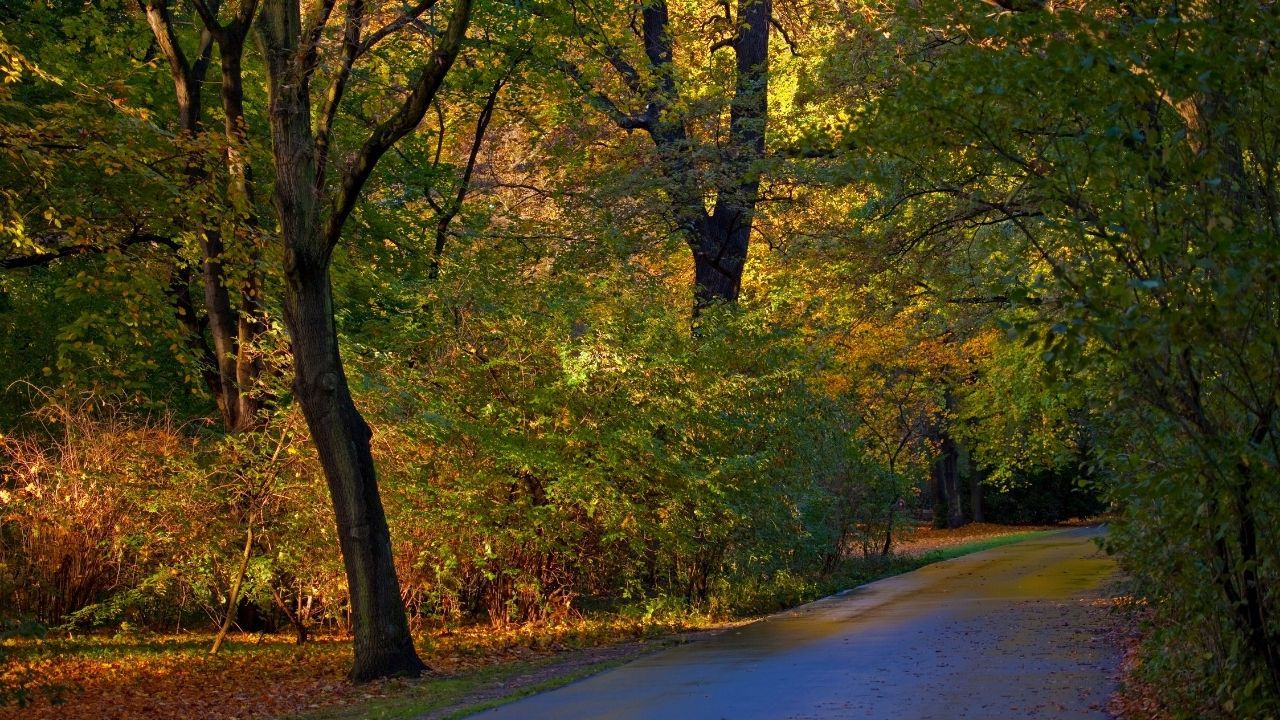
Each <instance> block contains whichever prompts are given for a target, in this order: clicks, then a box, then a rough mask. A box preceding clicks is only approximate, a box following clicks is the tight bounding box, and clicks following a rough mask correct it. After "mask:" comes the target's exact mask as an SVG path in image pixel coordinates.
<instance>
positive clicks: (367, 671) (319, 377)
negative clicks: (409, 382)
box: [285, 265, 427, 682]
mask: <svg viewBox="0 0 1280 720" xmlns="http://www.w3.org/2000/svg"><path fill="white" fill-rule="evenodd" d="M332 308H333V299H332V294H331V291H330V287H329V270H328V267H327V265H322V266H320V267H314V266H312V267H308V266H305V265H303V266H300V267H295V268H294V269H293V270H292V271H291V272H289V273H288V287H287V290H286V297H285V321H286V323H287V325H288V327H289V333H290V336H291V337H292V340H293V357H294V370H295V372H296V380H295V386H294V392H295V394H296V396H297V399H298V404H299V405H301V407H302V412H303V414H304V415H305V416H306V419H307V426H308V428H309V429H310V430H311V437H312V440H313V441H314V442H315V445H316V450H317V451H318V452H319V455H320V464H321V465H322V466H323V467H324V472H325V477H326V478H327V480H328V484H329V496H330V499H331V500H332V502H333V511H334V515H335V517H336V518H337V525H338V542H339V545H340V546H341V549H342V558H343V563H344V564H345V566H346V571H347V585H348V587H349V592H350V594H351V616H352V625H353V632H354V635H355V663H354V665H353V667H352V669H351V675H350V677H351V679H352V680H353V681H355V682H362V681H366V680H371V679H374V678H380V677H390V676H411V677H416V676H418V675H420V674H422V672H423V671H424V670H426V669H427V668H426V665H424V664H423V662H422V661H421V660H420V659H419V658H418V655H417V653H416V652H415V651H414V648H413V639H412V637H411V636H410V634H409V624H408V620H407V619H406V617H405V612H404V604H403V603H402V601H401V599H400V583H399V581H398V580H397V578H396V569H395V565H394V563H393V562H392V558H391V532H390V530H389V529H388V527H387V518H386V515H385V513H384V512H383V508H382V500H381V498H380V497H379V495H378V480H377V476H376V474H375V472H374V465H373V455H372V453H371V452H370V448H369V440H370V438H371V437H372V431H371V430H370V429H369V425H368V424H367V423H366V422H365V421H364V418H362V417H361V416H360V412H359V411H358V410H356V406H355V403H354V402H353V401H352V399H351V392H350V389H349V388H348V386H347V378H346V374H345V373H344V372H343V368H342V360H341V357H340V356H339V353H338V337H337V332H336V328H335V327H334V324H333V309H332Z"/></svg>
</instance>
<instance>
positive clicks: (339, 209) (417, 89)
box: [322, 0, 472, 258]
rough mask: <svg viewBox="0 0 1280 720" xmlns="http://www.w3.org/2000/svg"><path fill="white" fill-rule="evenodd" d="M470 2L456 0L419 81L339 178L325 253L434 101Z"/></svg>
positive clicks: (467, 21)
mask: <svg viewBox="0 0 1280 720" xmlns="http://www.w3.org/2000/svg"><path fill="white" fill-rule="evenodd" d="M471 7H472V0H458V2H457V4H456V5H454V8H453V14H452V15H451V16H450V18H449V25H448V28H447V29H446V30H445V35H444V37H443V38H442V39H441V41H440V44H439V45H438V46H437V47H436V49H435V51H434V52H433V53H432V55H431V59H430V60H429V61H428V62H427V63H426V64H425V65H424V66H423V67H422V68H421V69H420V70H419V76H418V80H417V81H416V82H415V83H414V86H413V90H412V92H410V94H409V97H408V98H407V99H406V100H405V101H404V104H403V105H401V106H400V109H399V110H398V111H397V112H396V113H395V115H393V116H391V117H390V118H388V119H387V120H386V121H384V122H382V123H381V124H380V125H378V127H377V128H375V129H374V131H373V133H372V134H371V135H370V136H369V139H368V140H366V141H365V143H364V145H363V146H362V147H361V148H360V150H359V152H358V153H356V157H355V159H354V160H353V162H352V163H351V165H350V166H349V167H348V168H347V170H346V171H345V172H344V173H343V175H342V184H341V186H340V188H339V190H338V192H337V194H336V196H335V197H334V201H333V209H332V212H330V214H329V217H328V219H327V220H326V221H325V225H324V231H323V235H322V238H323V242H324V253H325V256H326V258H327V256H328V255H329V253H331V252H332V251H333V248H334V246H335V245H337V243H338V239H339V238H340V237H341V235H342V227H343V225H344V224H346V221H347V218H348V217H349V216H350V215H351V211H352V210H353V209H354V208H355V205H356V201H357V200H358V199H359V197H360V191H361V190H362V189H363V188H364V184H365V182H366V181H368V179H369V175H370V174H371V173H372V172H373V168H374V166H375V165H376V164H377V162H378V160H379V159H381V157H382V156H383V154H385V153H386V152H387V150H388V149H389V148H390V147H391V146H392V145H394V144H395V143H396V142H397V141H399V140H400V138H402V137H404V136H405V135H407V134H409V133H410V132H412V131H413V129H414V128H416V127H417V126H418V124H419V123H420V122H422V117H423V116H424V115H426V113H427V108H428V107H430V105H431V101H432V100H433V99H434V98H435V95H436V92H437V91H438V90H439V89H440V85H441V84H442V83H443V82H444V78H445V75H446V74H447V73H448V72H449V68H450V67H452V66H453V62H454V60H456V59H457V57H458V53H459V52H460V51H461V49H462V43H463V40H464V38H465V37H466V33H467V26H468V25H469V24H470V22H471Z"/></svg>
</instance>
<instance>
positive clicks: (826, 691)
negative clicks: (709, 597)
mask: <svg viewBox="0 0 1280 720" xmlns="http://www.w3.org/2000/svg"><path fill="white" fill-rule="evenodd" d="M1101 534H1102V530H1101V529H1099V528H1083V529H1079V530H1070V531H1066V532H1062V533H1056V534H1054V535H1050V536H1047V537H1043V538H1037V539H1033V540H1028V541H1025V542H1021V543H1017V544H1014V545H1006V546H1004V547H1000V548H996V549H993V550H987V551H985V552H981V553H976V554H973V555H967V556H964V557H960V558H956V559H954V560H949V561H946V562H942V563H938V564H935V565H930V566H928V567H925V568H922V569H920V570H917V571H915V572H912V573H907V574H905V575H899V576H897V577H892V578H888V579H886V580H881V581H879V582H874V583H871V584H869V585H864V586H862V587H860V588H857V589H856V590H853V591H848V592H846V593H844V594H842V595H838V596H834V597H830V598H826V599H824V600H819V601H818V602H815V603H810V604H809V605H805V606H802V607H800V608H797V609H795V610H792V611H788V612H785V613H781V614H778V615H775V616H772V617H769V618H767V619H765V620H762V621H760V622H757V623H754V624H752V625H748V626H745V627H742V628H739V629H737V630H731V631H728V632H725V633H724V634H721V635H717V636H715V637H713V638H711V639H708V640H705V641H702V642H698V643H693V644H690V645H684V646H681V647H677V648H672V649H670V650H666V651H663V652H660V653H656V654H654V655H649V656H647V657H644V658H641V659H639V660H636V661H634V662H631V663H629V664H627V665H624V666H622V667H619V668H616V669H613V670H610V671H607V672H604V673H601V674H599V675H595V676H593V677H590V678H587V679H585V680H582V681H579V682H576V683H573V684H570V685H567V686H565V687H562V688H559V689H557V690H553V691H551V692H547V693H544V694H542V695H535V696H532V697H529V698H525V699H523V700H519V701H516V702H514V703H511V704H509V705H504V706H501V707H498V708H495V709H493V710H490V711H489V712H486V713H482V714H480V715H477V716H474V717H476V718H477V719H481V720H513V719H516V718H519V719H520V720H536V719H540V718H546V719H548V720H552V719H554V720H561V719H563V720H588V719H594V718H599V719H601V720H603V719H608V720H637V719H640V718H652V719H655V720H683V719H684V718H691V719H696V720H701V719H703V718H706V719H709V720H718V719H720V718H726V719H729V720H741V719H744V718H779V719H787V720H802V719H804V720H808V719H817V718H884V719H886V720H889V719H893V720H930V719H934V720H958V719H960V718H984V719H985V718H991V719H1002V720H1003V719H1005V718H1008V719H1015V718H1054V719H1055V720H1074V719H1076V718H1099V719H1102V718H1107V717H1108V715H1107V713H1106V712H1105V710H1104V709H1103V708H1104V706H1105V704H1106V701H1107V697H1108V696H1109V695H1110V694H1111V692H1112V690H1113V689H1114V684H1115V683H1114V680H1113V678H1112V676H1113V674H1114V673H1115V671H1116V669H1117V666H1118V663H1119V652H1118V650H1117V649H1116V648H1114V647H1111V646H1109V645H1108V644H1107V642H1106V641H1105V640H1104V639H1103V637H1102V629H1101V620H1103V619H1104V617H1103V616H1104V615H1105V610H1103V609H1101V608H1098V607H1096V606H1094V605H1092V604H1091V601H1092V600H1094V599H1096V598H1097V597H1099V596H1100V593H1101V590H1102V587H1103V586H1104V585H1105V584H1106V582H1107V580H1108V579H1109V578H1111V577H1112V576H1113V574H1114V573H1115V572H1116V566H1115V563H1114V562H1113V561H1112V560H1110V559H1109V558H1107V557H1106V556H1105V555H1103V554H1102V553H1101V552H1099V551H1098V550H1097V548H1096V546H1095V545H1094V542H1093V540H1094V538H1095V537H1098V536H1099V535H1101Z"/></svg>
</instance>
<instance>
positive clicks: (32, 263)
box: [0, 229, 178, 270]
mask: <svg viewBox="0 0 1280 720" xmlns="http://www.w3.org/2000/svg"><path fill="white" fill-rule="evenodd" d="M133 245H163V246H164V247H167V248H169V249H170V250H174V251H176V250H178V243H177V242H175V241H174V240H173V239H172V238H167V237H164V236H162V235H154V234H152V233H144V232H142V231H141V230H139V229H134V230H133V231H132V232H131V233H129V234H128V235H126V236H125V237H124V238H123V239H122V240H120V241H119V242H117V243H114V244H110V245H87V244H86V245H67V246H66V247H62V248H58V249H57V250H53V251H50V252H44V253H36V254H34V255H17V256H12V257H6V258H0V270H10V269H13V268H27V267H39V266H42V265H49V264H50V263H53V262H54V261H56V260H61V259H62V258H68V257H74V256H76V255H100V254H102V253H106V252H110V251H111V250H123V249H125V248H127V247H131V246H133Z"/></svg>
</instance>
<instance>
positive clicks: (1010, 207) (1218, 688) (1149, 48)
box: [871, 2, 1280, 717]
mask: <svg viewBox="0 0 1280 720" xmlns="http://www.w3.org/2000/svg"><path fill="white" fill-rule="evenodd" d="M902 16H903V17H904V18H907V19H908V20H909V21H910V23H911V24H912V25H913V26H916V27H929V28H933V31H932V32H933V33H934V37H935V38H945V39H946V40H947V42H946V43H945V44H937V43H924V44H925V45H929V46H931V49H930V50H929V51H928V52H926V53H924V57H922V58H921V59H922V60H924V62H920V63H918V64H916V65H915V66H914V67H913V68H912V70H911V72H910V73H908V74H906V75H904V79H903V82H902V84H901V85H900V87H899V88H898V90H897V92H896V94H895V96H894V97H892V98H891V99H890V100H888V101H886V102H885V103H883V104H882V107H881V110H880V116H879V117H878V118H877V121H876V124H875V129H874V130H872V131H871V132H872V133H873V134H875V135H876V136H877V138H876V140H875V141H873V142H876V143H878V145H879V146H880V147H893V148H894V155H896V157H898V158H899V160H898V161H896V162H895V163H894V164H893V165H891V166H890V167H889V168H888V169H889V171H890V172H888V173H886V184H885V187H886V189H887V190H888V192H887V194H886V198H885V200H884V201H882V203H881V205H882V206H885V207H887V206H889V204H891V203H894V202H898V201H899V200H901V205H900V207H899V208H898V211H897V212H896V213H895V215H894V219H893V220H892V226H891V234H892V236H893V237H895V238H896V239H898V240H899V241H900V242H903V243H907V244H910V245H913V246H914V245H924V246H926V247H929V248H931V249H933V250H936V249H938V248H945V249H948V250H951V249H958V248H960V247H963V246H964V244H965V243H970V242H972V243H974V245H973V246H976V247H978V248H979V249H982V248H988V247H991V246H992V245H993V244H994V243H996V242H999V243H1001V244H1002V245H1003V246H1004V247H1005V248H1008V250H1007V251H1006V254H1007V256H1009V257H1012V258H1020V259H1021V262H1022V263H1023V266H1022V269H1020V270H1018V271H1016V272H1013V273H1007V274H1006V273H1004V272H1001V267H1000V265H998V264H995V265H989V264H983V265H978V266H976V267H974V268H973V269H972V272H971V273H970V275H971V279H970V283H972V284H971V286H972V287H976V288H979V289H981V290H982V291H983V292H990V293H991V294H992V295H999V296H1001V297H1002V298H1003V300H1004V303H1005V304H1006V305H1007V307H1008V311H1007V312H1005V313H1004V317H1003V320H1004V321H1005V323H1006V324H1007V327H1009V328H1010V329H1011V331H1013V332H1014V333H1016V334H1017V335H1018V337H1019V338H1020V339H1021V340H1023V341H1024V342H1025V344H1026V345H1027V346H1028V347H1033V348H1035V349H1036V351H1037V352H1038V353H1039V356H1040V358H1041V360H1043V361H1044V362H1045V363H1048V364H1049V365H1050V366H1051V367H1052V368H1053V372H1054V373H1055V374H1054V375H1052V376H1051V377H1054V378H1055V379H1057V378H1061V379H1062V380H1065V381H1066V383H1069V384H1061V381H1059V382H1060V384H1057V385H1055V386H1051V389H1050V390H1049V391H1048V392H1044V391H1037V390H1036V387H1037V386H1036V385H1032V386H1030V389H1031V392H1026V389H1027V388H1023V389H1021V390H1019V389H1018V388H1017V387H1015V386H1012V385H1010V384H1009V383H1008V381H1007V380H1004V381H1001V380H999V375H993V376H990V377H992V378H993V379H995V380H996V381H997V382H1003V384H1004V385H1005V386H1006V387H1011V388H1012V389H1013V390H1014V392H1013V393H1011V395H1012V399H1013V400H1014V401H1015V402H1014V404H1013V405H1012V406H1011V408H1010V409H1011V410H1015V411H1016V413H1015V414H1012V416H1011V417H1010V418H1009V419H1012V420H1014V421H1016V422H1015V424H1014V427H1023V428H1025V427H1027V425H1028V423H1029V422H1037V423H1048V424H1049V426H1050V427H1053V426H1057V427H1060V428H1068V427H1070V426H1073V425H1074V426H1076V427H1078V428H1086V429H1090V430H1101V432H1098V433H1096V435H1094V434H1092V433H1090V432H1086V433H1085V434H1084V435H1083V436H1081V435H1080V434H1079V433H1060V434H1059V435H1058V438H1057V440H1056V441H1054V442H1050V443H1045V442H1044V438H1043V436H1032V437H1028V438H1027V441H1021V442H1017V443H1015V444H1014V448H1015V449H1016V451H1017V452H1020V453H1024V454H1026V455H1027V457H1031V458H1034V457H1035V456H1036V455H1038V456H1040V457H1042V458H1045V459H1050V458H1052V457H1053V456H1054V455H1058V454H1060V453H1061V450H1062V449H1063V447H1062V446H1061V443H1062V441H1064V440H1068V439H1069V438H1072V435H1075V436H1076V437H1084V438H1087V439H1088V441H1089V442H1088V448H1087V449H1088V450H1089V453H1088V457H1089V458H1090V463H1091V464H1092V465H1093V466H1094V467H1095V469H1096V470H1099V471H1100V472H1098V473H1097V476H1098V477H1099V478H1107V479H1108V481H1107V484H1106V485H1105V488H1106V491H1107V493H1108V497H1109V498H1110V499H1111V500H1112V502H1114V503H1117V504H1118V505H1119V506H1120V508H1121V509H1122V510H1123V511H1124V520H1123V521H1122V522H1121V523H1119V525H1118V527H1117V528H1116V531H1115V533H1114V535H1113V537H1112V546H1113V547H1114V548H1115V549H1116V550H1118V551H1120V552H1121V554H1122V557H1123V558H1124V560H1125V562H1126V564H1127V566H1128V567H1129V569H1130V570H1131V572H1133V573H1134V575H1135V576H1136V577H1137V578H1138V579H1139V581H1140V584H1141V587H1142V588H1143V591H1144V592H1145V593H1146V595H1147V597H1148V599H1149V600H1150V602H1151V603H1152V605H1153V607H1154V608H1155V610H1156V612H1157V614H1158V616H1159V617H1161V618H1163V619H1164V622H1165V623H1167V624H1166V625H1165V627H1168V628H1174V627H1176V628H1177V631H1176V636H1177V640H1176V641H1175V640H1174V636H1173V635H1172V634H1169V635H1162V636H1160V637H1158V638H1157V640H1156V642H1157V647H1158V648H1159V650H1158V652H1159V655H1158V657H1162V658H1163V660H1162V661H1160V662H1157V663H1155V666H1156V667H1158V668H1166V667H1169V666H1170V665H1169V664H1185V665H1186V666H1187V667H1194V668H1197V669H1198V672H1197V673H1196V680H1195V681H1194V682H1193V683H1192V684H1190V685H1189V686H1187V685H1184V686H1183V687H1184V688H1186V690H1187V694H1186V695H1184V696H1182V697H1180V698H1179V699H1178V701H1177V703H1176V704H1177V705H1178V706H1179V707H1182V708H1184V711H1185V712H1186V713H1188V714H1193V715H1200V714H1204V713H1213V714H1224V715H1227V716H1236V717H1258V716H1265V715H1267V714H1268V713H1274V711H1275V709H1276V707H1277V704H1278V703H1280V657H1277V655H1276V650H1275V648H1276V647H1277V638H1278V637H1280V634H1278V633H1280V625H1277V617H1278V616H1277V605H1276V602H1277V597H1276V596H1275V594H1274V593H1273V592H1272V591H1271V590H1269V589H1268V588H1272V587H1275V586H1276V581H1277V573H1278V572H1280V567H1278V566H1277V558H1280V552H1277V550H1278V549H1280V548H1277V545H1276V543H1277V537H1276V534H1275V528H1276V527H1280V525H1277V524H1276V514H1275V513H1276V510H1277V505H1276V502H1277V499H1278V498H1280V486H1277V484H1276V480H1277V478H1280V456H1278V455H1277V449H1276V448H1277V444H1276V437H1277V433H1278V432H1280V428H1278V425H1277V416H1276V404H1277V398H1278V396H1277V391H1276V389H1277V377H1280V366H1277V357H1280V356H1277V354H1276V352H1275V349H1276V347H1278V346H1280V335H1278V334H1277V333H1278V330H1277V328H1280V324H1278V323H1277V321H1276V317H1277V316H1276V313H1277V310H1278V308H1280V306H1278V305H1277V298H1276V292H1277V287H1280V285H1278V284H1277V282H1276V277H1277V271H1278V269H1280V254H1277V249H1278V248H1280V243H1277V242H1276V233H1277V230H1276V227H1277V224H1276V223H1277V215H1276V209H1275V208H1276V207H1277V203H1276V198H1277V190H1278V188H1277V186H1276V184H1275V181H1274V177H1275V175H1274V169H1275V167H1276V162H1277V157H1276V155H1275V147H1276V145H1275V141H1276V138H1277V137H1280V135H1278V132H1280V126H1278V125H1277V121H1276V116H1275V113H1274V112H1272V104H1273V103H1272V98H1273V97H1274V93H1275V91H1276V89H1277V88H1276V78H1277V73H1276V70H1277V58H1276V56H1275V50H1274V43H1273V42H1272V41H1271V39H1270V38H1272V37H1274V35H1275V33H1276V31H1277V29H1280V27H1278V26H1277V25H1276V18H1275V16H1274V14H1272V13H1270V12H1269V11H1267V10H1264V9H1262V8H1261V7H1260V6H1258V5H1256V4H1255V3H1244V2H1225V3H1214V4H1206V5H1196V6H1194V7H1182V6H1176V7H1175V6H1168V5H1161V4H1158V3H1138V4H1136V5H1132V6H1130V7H1128V9H1127V10H1126V11H1125V12H1124V13H1113V12H1112V11H1111V10H1109V9H1102V8H1083V9H1075V8H1062V9H1061V10H1060V11H1057V12H1047V11H1037V10H1031V11H1027V12H1013V13H996V14H990V13H988V12H987V11H986V10H985V9H984V10H981V11H979V12H975V11H974V10H973V8H971V7H967V6H962V5H960V4H949V3H931V4H929V5H928V7H927V9H921V10H918V11H917V10H914V9H907V8H904V9H903V10H902ZM904 41H905V42H913V41H912V40H904ZM914 42H923V41H922V40H915V41H914ZM908 116H909V117H910V123H909V127H911V128H926V129H927V132H924V133H914V132H913V133H912V134H911V135H909V136H908V135H905V134H903V129H904V128H906V127H908V124H906V123H904V118H906V117H908ZM973 246H970V247H973ZM990 270H995V271H996V272H994V273H992V272H989V271H990ZM996 387H998V386H996ZM1059 388H1061V390H1059ZM1073 396H1074V398H1075V399H1071V398H1072V397H1073ZM977 397H979V398H980V397H981V394H980V393H979V395H978V396H977ZM1084 397H1091V398H1092V399H1091V401H1090V402H1088V403H1083V402H1081V399H1082V398H1084ZM1064 400H1065V401H1066V402H1064ZM1064 411H1065V414H1064ZM1073 414H1074V415H1075V417H1072V415H1073ZM1002 424H1004V425H1006V426H1007V422H1006V423H1002ZM980 434H981V435H983V436H985V437H986V438H988V440H987V442H995V443H998V442H1001V441H1000V438H1001V437H1002V436H1004V437H1008V433H1007V432H1005V431H1003V430H1001V428H1000V426H999V425H994V426H989V427H987V428H986V429H983V430H981V431H980ZM1028 441H1030V442H1028ZM1073 442H1074V444H1076V445H1077V448H1079V447H1080V441H1079V440H1074V441H1073ZM1055 445H1056V446H1057V447H1055ZM1033 454H1034V455H1033ZM1038 462H1040V463H1043V462H1044V460H1041V461H1038ZM1050 464H1052V463H1050ZM1166 663H1168V664H1166ZM1162 686H1163V687H1168V688H1169V691H1170V692H1171V693H1176V692H1177V690H1176V689H1175V688H1173V687H1172V685H1170V684H1162ZM1210 706H1212V707H1213V708H1216V709H1213V710H1211V709H1210Z"/></svg>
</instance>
